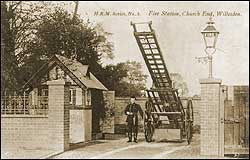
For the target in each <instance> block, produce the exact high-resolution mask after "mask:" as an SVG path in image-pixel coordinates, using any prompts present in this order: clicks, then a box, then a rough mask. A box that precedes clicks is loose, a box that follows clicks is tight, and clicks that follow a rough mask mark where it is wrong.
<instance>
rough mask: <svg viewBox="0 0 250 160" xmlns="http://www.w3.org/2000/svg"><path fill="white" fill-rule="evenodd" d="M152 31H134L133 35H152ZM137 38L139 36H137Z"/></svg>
mask: <svg viewBox="0 0 250 160" xmlns="http://www.w3.org/2000/svg"><path fill="white" fill-rule="evenodd" d="M153 33H154V32H134V34H135V36H145V35H146V36H148V35H150V36H151V35H153ZM138 38H139V37H138Z"/></svg>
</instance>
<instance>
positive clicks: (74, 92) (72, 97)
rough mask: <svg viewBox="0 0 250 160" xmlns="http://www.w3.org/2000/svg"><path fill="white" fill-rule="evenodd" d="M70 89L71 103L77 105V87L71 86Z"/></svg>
mask: <svg viewBox="0 0 250 160" xmlns="http://www.w3.org/2000/svg"><path fill="white" fill-rule="evenodd" d="M69 91H70V93H69V104H71V105H76V89H75V88H71V89H70V90H69Z"/></svg>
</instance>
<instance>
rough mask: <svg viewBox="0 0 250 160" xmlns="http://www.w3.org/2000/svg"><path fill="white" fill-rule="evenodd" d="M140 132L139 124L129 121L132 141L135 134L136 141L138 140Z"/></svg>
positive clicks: (130, 139)
mask: <svg viewBox="0 0 250 160" xmlns="http://www.w3.org/2000/svg"><path fill="white" fill-rule="evenodd" d="M137 134H138V124H133V123H128V139H129V141H132V136H134V141H136V140H137Z"/></svg>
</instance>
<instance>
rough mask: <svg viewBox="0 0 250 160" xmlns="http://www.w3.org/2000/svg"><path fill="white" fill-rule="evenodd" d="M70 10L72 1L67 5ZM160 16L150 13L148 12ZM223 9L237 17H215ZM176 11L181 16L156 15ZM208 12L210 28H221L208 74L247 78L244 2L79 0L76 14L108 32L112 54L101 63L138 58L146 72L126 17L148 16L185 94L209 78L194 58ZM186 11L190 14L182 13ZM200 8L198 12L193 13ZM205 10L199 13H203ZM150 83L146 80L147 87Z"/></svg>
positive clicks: (244, 81) (235, 80)
mask: <svg viewBox="0 0 250 160" xmlns="http://www.w3.org/2000/svg"><path fill="white" fill-rule="evenodd" d="M71 6H72V8H70V9H72V10H73V9H74V5H71ZM101 11H109V12H111V13H113V12H115V13H121V12H123V13H128V12H134V13H136V14H137V13H138V12H139V14H140V15H139V16H114V15H112V16H100V15H95V12H101ZM150 11H152V12H151V13H156V12H159V14H160V15H152V14H151V15H149V12H150ZM220 11H224V12H227V13H229V12H230V14H234V13H236V16H232V15H231V16H219V15H218V14H217V13H218V12H220ZM163 12H165V13H167V12H168V13H170V12H174V13H179V14H180V15H182V14H184V15H182V16H170V15H161V13H163ZM210 12H212V13H213V20H214V21H215V27H216V29H217V30H218V31H219V32H220V34H219V37H218V40H217V45H216V48H217V51H216V52H215V54H214V56H213V76H214V77H215V78H218V79H221V80H222V84H223V85H248V83H249V67H248V66H249V2H156V1H154V2H152V1H151V2H150V1H147V2H136V1H133V2H126V1H125V2H124V1H123V2H113V1H112V2H111V1H108V2H105V1H98V2H97V1H96V2H94V1H80V2H79V8H78V14H80V16H81V17H82V18H84V19H87V18H88V19H89V20H90V21H91V22H93V23H101V24H102V26H103V28H104V30H105V31H107V32H110V33H112V36H110V39H109V40H110V41H111V42H113V44H114V56H115V57H114V59H112V60H107V59H105V60H104V61H103V62H104V64H110V63H112V64H116V63H118V62H125V61H127V60H132V61H138V62H141V63H142V65H143V71H144V72H145V73H146V74H148V75H149V72H148V71H147V68H146V64H145V62H144V60H143V57H142V55H141V52H140V50H139V47H138V46H137V43H136V40H135V38H134V35H133V28H132V26H131V25H130V22H131V21H133V22H147V21H152V23H153V24H152V27H153V29H154V30H155V33H156V36H157V40H158V42H159V45H160V48H161V51H162V54H163V57H164V60H165V63H166V66H167V69H168V71H169V72H170V73H172V72H175V73H180V74H181V75H182V77H183V79H184V80H185V81H186V82H187V85H188V89H189V93H190V95H191V96H192V95H194V94H200V83H199V80H200V79H203V78H207V77H208V64H202V63H198V60H197V59H196V57H204V56H206V54H205V52H204V48H205V44H204V41H203V37H202V34H201V31H202V30H203V29H204V28H205V27H206V22H207V21H208V20H209V17H210V15H209V13H210ZM187 13H189V15H187ZM198 13H200V15H198ZM203 13H204V14H203ZM151 84H152V81H151V78H149V79H148V83H147V86H148V87H150V86H151Z"/></svg>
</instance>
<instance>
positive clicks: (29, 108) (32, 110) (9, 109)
mask: <svg viewBox="0 0 250 160" xmlns="http://www.w3.org/2000/svg"><path fill="white" fill-rule="evenodd" d="M31 98H32V97H31V96H29V95H22V96H20V95H1V114H2V115H20V114H23V115H47V114H48V96H37V99H36V100H35V99H34V100H33V103H32V99H31Z"/></svg>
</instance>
